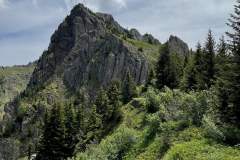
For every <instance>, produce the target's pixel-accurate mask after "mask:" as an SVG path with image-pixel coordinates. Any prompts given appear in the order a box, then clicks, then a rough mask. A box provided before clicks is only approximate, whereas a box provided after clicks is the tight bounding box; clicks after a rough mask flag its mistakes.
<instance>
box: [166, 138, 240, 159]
mask: <svg viewBox="0 0 240 160" xmlns="http://www.w3.org/2000/svg"><path fill="white" fill-rule="evenodd" d="M238 159H240V152H239V150H238V149H235V148H231V147H224V146H221V145H210V144H208V143H207V142H206V141H205V140H192V141H190V142H185V143H180V144H176V145H174V146H173V147H172V148H171V149H170V150H169V151H168V152H167V154H166V155H165V156H164V158H163V160H238Z"/></svg>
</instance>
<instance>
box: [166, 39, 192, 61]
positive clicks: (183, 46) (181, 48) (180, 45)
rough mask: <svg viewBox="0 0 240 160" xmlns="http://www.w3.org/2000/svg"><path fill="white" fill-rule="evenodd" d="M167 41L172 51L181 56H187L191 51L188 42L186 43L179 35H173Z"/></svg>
mask: <svg viewBox="0 0 240 160" xmlns="http://www.w3.org/2000/svg"><path fill="white" fill-rule="evenodd" d="M167 43H168V47H169V50H170V52H171V53H178V54H179V55H181V56H187V54H188V53H189V48H188V45H187V43H185V42H184V41H183V40H181V39H180V38H178V37H177V36H173V35H171V36H170V37H169V40H168V42H167Z"/></svg>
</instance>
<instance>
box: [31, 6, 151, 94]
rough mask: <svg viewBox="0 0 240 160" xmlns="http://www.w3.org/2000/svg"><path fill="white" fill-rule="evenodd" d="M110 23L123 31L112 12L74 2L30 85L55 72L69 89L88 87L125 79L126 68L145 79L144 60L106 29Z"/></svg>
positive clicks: (34, 85) (37, 83) (42, 82)
mask: <svg viewBox="0 0 240 160" xmlns="http://www.w3.org/2000/svg"><path fill="white" fill-rule="evenodd" d="M109 27H110V28H112V27H115V28H116V29H117V30H118V31H119V32H124V29H123V28H122V27H121V26H120V25H119V24H118V23H117V22H115V21H114V19H113V18H112V16H110V15H107V14H100V13H97V14H95V13H93V12H91V11H90V10H88V9H87V8H85V7H84V6H83V5H77V6H76V7H75V8H74V9H73V10H72V12H71V14H70V16H68V17H67V18H66V19H65V21H64V22H63V23H62V24H61V25H60V26H59V28H58V30H57V31H56V32H55V33H54V35H53V36H52V38H51V43H50V46H49V48H48V50H47V51H45V52H44V53H43V55H42V57H41V58H40V59H39V61H38V64H37V67H36V69H35V70H34V72H33V75H32V78H31V80H30V83H29V88H32V87H36V85H44V83H45V82H47V81H48V80H50V79H51V78H52V77H53V75H57V76H58V77H61V76H63V78H64V82H65V84H66V85H67V86H68V87H70V88H71V89H75V90H77V89H79V88H81V87H82V86H84V87H86V88H88V89H89V90H91V89H92V88H96V87H100V86H102V85H107V84H108V83H109V82H110V81H112V80H121V81H122V80H124V78H125V75H126V72H127V71H130V73H131V75H132V76H133V78H134V79H135V81H136V82H137V83H138V84H142V83H145V81H146V79H147V72H148V64H147V63H148V62H147V60H146V59H145V58H144V57H143V55H141V53H138V52H137V53H132V51H130V50H129V49H128V46H127V45H126V44H124V43H123V41H122V40H120V38H119V37H117V36H116V35H115V34H112V33H111V32H108V31H109V30H108V28H109Z"/></svg>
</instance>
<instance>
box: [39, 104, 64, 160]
mask: <svg viewBox="0 0 240 160" xmlns="http://www.w3.org/2000/svg"><path fill="white" fill-rule="evenodd" d="M64 142H65V139H64V125H63V118H62V114H61V104H55V105H54V106H53V107H52V109H51V111H50V114H49V115H48V113H46V117H45V125H44V129H43V136H42V138H41V141H40V146H39V149H38V154H37V157H36V159H37V160H45V159H51V160H63V159H64V155H65V153H64V147H63V144H64Z"/></svg>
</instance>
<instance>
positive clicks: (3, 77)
mask: <svg viewBox="0 0 240 160" xmlns="http://www.w3.org/2000/svg"><path fill="white" fill-rule="evenodd" d="M33 70H34V64H29V65H26V66H12V67H0V121H1V120H2V116H3V108H4V105H5V104H6V103H7V102H9V101H10V100H12V99H14V97H15V96H17V95H18V94H19V93H20V92H21V91H23V90H24V89H25V88H26V86H27V84H28V81H29V79H30V77H31V75H32V72H33Z"/></svg>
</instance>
